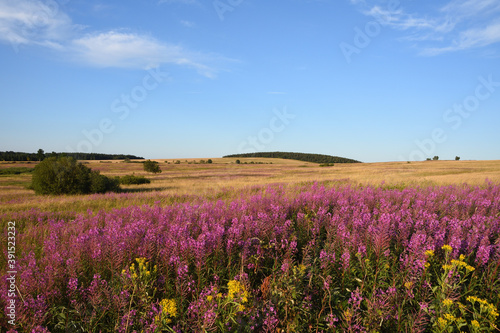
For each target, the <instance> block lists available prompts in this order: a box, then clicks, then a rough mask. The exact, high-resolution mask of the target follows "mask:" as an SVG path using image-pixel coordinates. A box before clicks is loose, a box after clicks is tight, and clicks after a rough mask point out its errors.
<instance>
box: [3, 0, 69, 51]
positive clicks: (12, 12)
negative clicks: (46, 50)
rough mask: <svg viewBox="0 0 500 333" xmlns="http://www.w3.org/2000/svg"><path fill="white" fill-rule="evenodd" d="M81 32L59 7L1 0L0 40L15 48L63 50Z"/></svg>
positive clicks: (39, 3) (38, 2)
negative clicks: (29, 47)
mask: <svg viewBox="0 0 500 333" xmlns="http://www.w3.org/2000/svg"><path fill="white" fill-rule="evenodd" d="M78 28H79V27H78V26H77V25H74V24H73V23H72V22H71V19H70V18H69V16H68V15H66V14H65V13H63V12H61V11H60V10H59V7H58V6H57V5H56V6H48V5H46V4H45V3H43V2H41V1H24V0H20V1H7V0H0V40H1V41H4V42H8V43H10V44H12V45H29V44H36V45H44V46H50V47H60V46H61V45H60V43H61V41H63V40H65V39H67V38H68V37H70V36H71V35H72V34H73V33H74V32H75V30H77V29H78Z"/></svg>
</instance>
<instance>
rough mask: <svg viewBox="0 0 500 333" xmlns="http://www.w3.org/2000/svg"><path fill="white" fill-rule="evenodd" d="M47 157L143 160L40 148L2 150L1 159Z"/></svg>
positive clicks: (116, 155) (131, 157)
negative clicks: (24, 150) (35, 149)
mask: <svg viewBox="0 0 500 333" xmlns="http://www.w3.org/2000/svg"><path fill="white" fill-rule="evenodd" d="M46 157H55V158H59V157H72V158H74V159H76V160H124V159H129V160H135V159H137V160H139V159H140V160H143V159H144V158H143V157H138V156H134V155H124V154H101V153H56V152H52V153H45V152H44V151H43V150H42V149H39V150H38V152H36V153H22V152H16V151H0V161H42V160H43V159H44V158H46Z"/></svg>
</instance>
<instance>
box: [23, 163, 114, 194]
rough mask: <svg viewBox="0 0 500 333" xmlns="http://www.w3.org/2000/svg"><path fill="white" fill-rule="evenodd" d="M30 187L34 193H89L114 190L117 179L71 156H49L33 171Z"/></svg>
mask: <svg viewBox="0 0 500 333" xmlns="http://www.w3.org/2000/svg"><path fill="white" fill-rule="evenodd" d="M31 188H32V189H33V190H34V191H35V193H36V194H90V193H105V192H116V191H118V190H120V187H119V184H118V181H117V180H116V179H112V178H109V177H106V176H104V175H101V174H100V173H99V171H95V170H91V169H90V168H88V167H86V166H85V165H83V164H82V163H79V162H77V161H76V160H75V159H74V158H72V157H60V158H56V157H49V158H46V159H45V160H43V161H42V162H40V163H39V164H38V165H37V166H36V167H35V170H34V171H33V176H32V180H31Z"/></svg>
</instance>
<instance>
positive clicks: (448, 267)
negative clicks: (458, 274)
mask: <svg viewBox="0 0 500 333" xmlns="http://www.w3.org/2000/svg"><path fill="white" fill-rule="evenodd" d="M452 268H453V266H452V265H443V269H444V270H445V271H448V270H450V269H452Z"/></svg>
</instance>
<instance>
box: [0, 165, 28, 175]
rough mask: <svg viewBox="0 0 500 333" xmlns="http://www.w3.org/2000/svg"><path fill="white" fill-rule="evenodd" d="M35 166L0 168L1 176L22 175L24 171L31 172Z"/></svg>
mask: <svg viewBox="0 0 500 333" xmlns="http://www.w3.org/2000/svg"><path fill="white" fill-rule="evenodd" d="M33 170H34V168H26V167H17V168H5V169H0V176H5V175H20V174H22V173H31V172H33Z"/></svg>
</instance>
